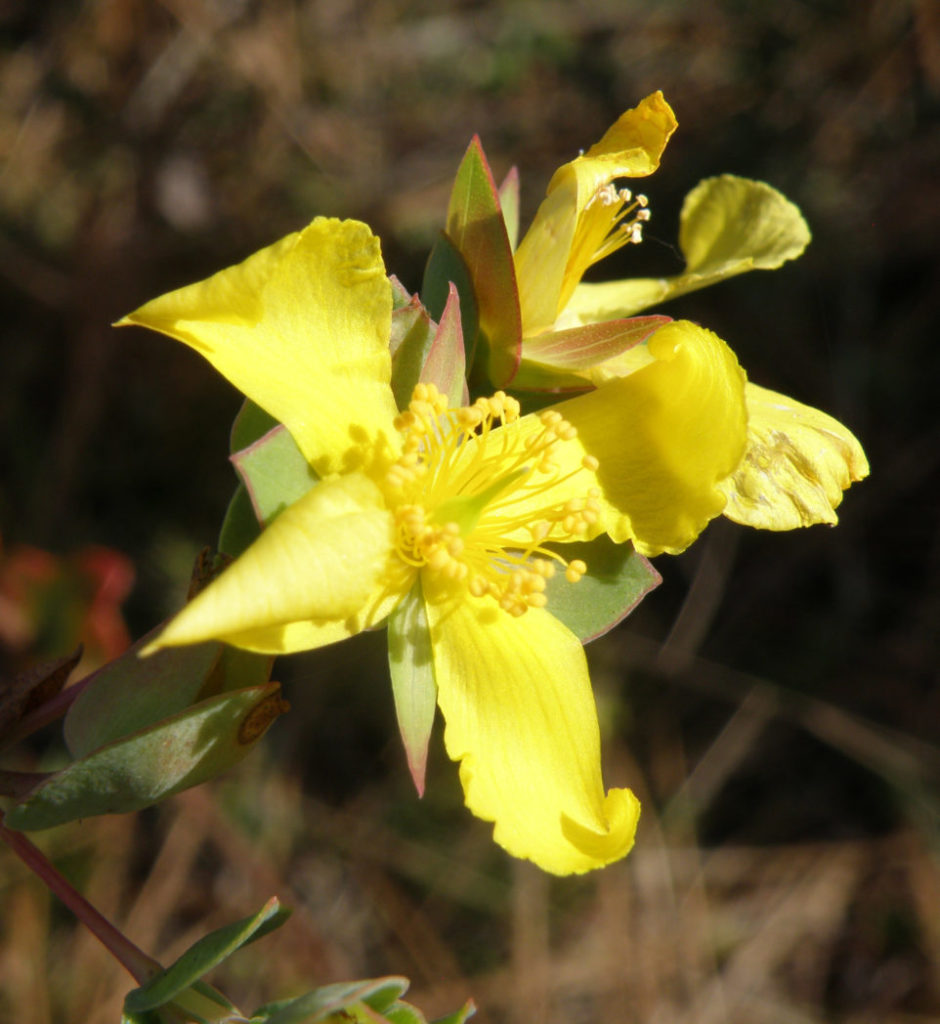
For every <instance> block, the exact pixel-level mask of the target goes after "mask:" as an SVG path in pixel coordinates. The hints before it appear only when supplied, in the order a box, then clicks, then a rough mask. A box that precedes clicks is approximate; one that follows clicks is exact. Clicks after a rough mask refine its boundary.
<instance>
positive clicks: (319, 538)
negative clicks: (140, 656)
mask: <svg viewBox="0 0 940 1024" xmlns="http://www.w3.org/2000/svg"><path fill="white" fill-rule="evenodd" d="M391 551H392V516H391V513H390V512H389V511H388V509H387V508H386V507H385V503H384V500H383V498H382V495H381V492H380V491H379V489H378V488H377V487H376V486H375V484H374V483H372V481H371V480H369V479H368V477H366V476H364V475H362V474H356V473H353V474H350V475H348V476H343V477H332V478H330V479H328V480H323V481H321V482H320V483H319V484H317V486H316V487H314V488H313V489H312V490H310V491H308V492H307V493H306V494H305V495H304V496H303V497H302V498H300V499H298V500H297V501H295V502H294V504H293V505H290V506H289V507H288V508H286V509H285V510H284V511H283V512H282V513H281V514H280V515H279V516H278V517H277V519H275V520H274V522H272V523H271V525H270V526H269V527H268V528H267V529H266V530H265V531H264V532H263V533H262V534H261V536H260V537H258V539H257V540H256V541H255V542H254V543H253V544H252V545H251V547H249V548H248V550H247V551H245V553H244V554H243V555H241V557H240V558H238V559H236V560H235V562H234V563H233V564H232V565H230V566H229V567H228V568H227V569H226V570H225V571H224V572H223V573H222V574H221V575H220V576H219V577H218V578H217V579H216V580H214V581H213V582H212V583H211V584H210V585H209V586H208V587H207V588H206V589H205V590H203V591H202V592H201V593H199V594H198V595H197V596H196V597H195V598H194V599H193V600H192V601H190V603H189V604H188V605H186V607H185V608H183V610H182V611H181V612H180V613H179V614H178V615H177V616H176V617H175V618H174V619H173V620H172V621H171V622H170V623H169V625H168V626H167V627H166V629H165V630H164V631H163V632H162V633H161V634H160V636H159V637H158V638H157V639H156V641H155V642H154V643H152V644H151V645H150V647H149V648H148V649H147V650H146V652H145V653H147V654H149V653H151V652H152V651H155V650H158V649H159V648H161V647H167V646H175V645H178V644H192V643H198V642H200V641H203V640H210V639H214V640H224V641H228V642H231V643H238V639H239V637H240V636H242V637H244V636H245V635H249V636H250V635H251V634H254V633H257V632H258V631H265V630H268V631H270V629H271V628H272V627H279V626H284V625H286V624H288V623H295V622H299V621H302V620H317V621H319V620H329V621H336V620H348V619H351V618H353V617H355V616H356V615H357V614H358V613H360V612H361V611H362V610H363V609H364V608H365V607H367V606H369V605H371V604H372V603H374V601H375V600H376V599H377V595H378V594H379V593H381V585H382V583H383V582H384V580H385V578H386V572H387V566H388V563H389V556H390V554H391ZM326 635H327V636H332V633H330V632H329V630H327V634H326ZM334 638H336V639H338V638H339V637H338V636H337V637H334ZM324 642H326V643H329V642H331V640H330V639H326V640H324ZM246 646H251V647H252V648H253V649H259V648H258V645H256V644H248V645H246Z"/></svg>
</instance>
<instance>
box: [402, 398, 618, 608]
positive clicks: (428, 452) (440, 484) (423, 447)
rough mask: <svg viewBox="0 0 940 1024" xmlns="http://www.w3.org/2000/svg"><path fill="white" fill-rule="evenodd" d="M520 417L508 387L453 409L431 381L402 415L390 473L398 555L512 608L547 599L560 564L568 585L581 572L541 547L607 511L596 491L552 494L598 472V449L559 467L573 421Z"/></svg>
mask: <svg viewBox="0 0 940 1024" xmlns="http://www.w3.org/2000/svg"><path fill="white" fill-rule="evenodd" d="M519 421H520V409H519V403H518V402H517V401H516V400H515V399H514V398H511V397H510V396H508V395H506V394H505V393H504V392H502V391H498V392H496V394H494V395H492V396H490V397H488V398H478V399H477V400H476V401H475V402H474V403H473V404H472V405H469V406H462V407H459V408H455V409H451V408H449V405H448V402H447V399H446V397H445V396H444V395H442V394H440V392H439V391H438V390H437V388H436V387H435V386H434V385H433V384H419V385H418V386H417V387H416V388H415V390H414V392H413V395H412V399H411V402H410V403H409V405H408V408H407V409H406V410H405V411H404V412H402V413H400V414H399V416H398V417H397V418H396V421H395V426H396V428H397V429H398V430H399V431H400V432H401V434H402V454H401V456H400V457H399V458H398V460H397V461H396V462H395V463H394V464H393V465H392V467H391V468H390V469H389V470H388V473H387V475H386V485H387V491H388V494H389V498H390V504H391V505H392V507H393V508H394V511H395V531H396V537H395V542H396V547H397V550H398V553H399V555H400V557H401V558H402V559H403V560H404V561H405V562H407V563H408V564H409V565H412V566H415V567H416V568H420V569H428V570H431V571H432V572H434V573H436V574H440V576H442V577H443V578H445V579H446V580H448V581H450V582H452V583H454V584H456V585H459V586H462V587H464V588H465V589H466V591H467V592H468V593H469V594H471V595H473V596H474V597H478V598H482V597H491V598H493V599H494V600H495V601H496V603H497V604H498V605H499V606H500V607H501V608H503V609H504V610H505V611H507V612H509V613H510V614H511V615H522V614H523V613H524V612H525V611H526V610H527V609H528V608H541V607H544V606H545V604H546V603H547V597H546V594H545V589H546V584H547V581H548V580H549V579H551V577H552V576H553V575H554V574H555V570H556V565H561V566H563V567H564V569H565V577H566V579H568V580H569V582H572V583H574V582H577V581H578V580H579V579H580V578H581V577H582V576H583V575H584V573H585V572H586V571H587V567H586V566H585V564H584V563H583V562H582V561H580V560H579V559H575V560H572V561H566V560H565V559H564V558H562V557H561V556H560V555H558V554H557V553H556V552H554V551H551V550H548V549H547V548H545V547H544V546H543V544H544V542H546V541H548V540H549V539H551V540H561V541H565V540H576V539H579V538H581V537H585V536H586V535H588V534H589V532H590V531H591V528H592V527H593V526H594V525H595V524H596V523H597V521H598V518H599V514H600V513H599V503H598V498H599V492H598V491H597V489H596V488H590V487H586V489H585V492H584V493H583V494H582V495H579V496H577V497H573V498H571V497H569V498H568V499H567V500H564V501H558V500H557V498H556V499H555V500H553V499H552V493H551V492H552V490H553V488H555V487H557V485H558V484H560V483H562V482H564V481H566V480H569V479H570V478H571V477H573V476H575V475H576V474H577V473H579V472H581V470H582V469H583V470H587V471H588V472H589V473H593V472H594V471H595V470H596V469H597V460H596V459H594V458H593V457H592V456H583V457H582V458H581V460H580V463H579V465H578V467H577V468H575V469H574V470H570V469H569V470H567V471H565V470H563V469H562V468H561V461H560V455H561V450H562V446H564V445H565V444H567V443H570V442H572V441H573V440H574V439H575V438H576V437H577V430H576V429H575V427H574V426H572V425H571V424H570V423H568V422H567V421H566V420H565V419H564V417H563V416H562V415H561V414H560V413H558V412H557V411H554V410H547V411H545V412H543V413H541V414H540V415H539V417H538V428H537V429H535V430H532V429H531V427H528V426H527V427H526V428H525V429H523V424H522V423H521V422H519ZM567 493H570V492H567ZM542 498H544V503H542V504H538V502H539V499H542ZM533 501H535V507H536V509H537V512H536V513H533Z"/></svg>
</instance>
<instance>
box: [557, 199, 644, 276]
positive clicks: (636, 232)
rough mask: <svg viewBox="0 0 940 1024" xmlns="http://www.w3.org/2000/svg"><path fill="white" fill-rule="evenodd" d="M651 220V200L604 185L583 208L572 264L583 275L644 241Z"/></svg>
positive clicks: (569, 260) (573, 245)
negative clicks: (603, 261) (612, 256)
mask: <svg viewBox="0 0 940 1024" xmlns="http://www.w3.org/2000/svg"><path fill="white" fill-rule="evenodd" d="M649 219H650V210H649V200H648V199H647V198H646V196H645V195H642V194H638V195H634V194H633V193H632V192H631V191H630V189H628V188H621V189H618V188H616V187H615V186H614V184H613V182H608V183H607V184H606V185H602V186H601V187H600V188H598V190H597V191H596V192H595V193H594V195H593V196H591V198H590V199H589V200H588V201H587V203H586V204H585V205H584V208H583V209H582V210H581V214H580V216H579V217H578V224H577V228H576V231H575V237H574V240H573V242H572V245H571V254H570V256H569V259H568V262H569V265H574V266H577V267H580V268H581V273H583V272H584V270H586V269H587V268H588V267H590V266H593V265H594V264H595V263H597V262H598V261H600V260H602V259H604V258H605V257H606V256H610V254H611V253H614V252H616V251H617V250H618V249H620V248H622V247H623V246H625V245H637V244H639V243H640V242H642V241H643V225H644V224H645V223H646V222H647V221H648V220H649Z"/></svg>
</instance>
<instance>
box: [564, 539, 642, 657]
mask: <svg viewBox="0 0 940 1024" xmlns="http://www.w3.org/2000/svg"><path fill="white" fill-rule="evenodd" d="M564 555H565V558H567V559H568V560H569V561H570V560H571V559H575V558H580V559H581V560H582V561H583V562H584V563H585V564H586V565H587V570H588V571H587V573H586V575H585V576H584V577H583V578H582V579H581V580H579V581H578V582H577V583H569V582H568V581H567V580H566V579H565V575H564V573H556V574H555V575H554V576H553V577H552V578H551V579H550V580H549V581H548V587H547V588H546V594H547V595H548V610H549V611H550V612H551V613H552V615H554V616H555V617H556V618H558V619H561V621H562V622H563V623H564V624H565V625H566V626H567V627H568V628H569V629H570V630H571V631H572V633H574V634H575V635H576V636H577V637H578V639H579V640H581V642H582V643H587V642H588V641H590V640H596V639H597V637H599V636H603V634H604V633H606V632H607V631H608V630H609V629H612V628H613V627H614V626H616V625H617V623H618V622H620V621H622V620H623V619H625V618H626V617H627V616H628V615H629V614H630V612H632V611H633V609H634V608H635V607H636V606H637V605H638V604H639V603H640V601H641V600H642V599H643V598H644V597H645V596H646V595H647V594H648V593H649V592H650V591H651V590H653V589H654V588H655V587H658V586H659V584H660V583H661V582H662V577H661V576H660V575H659V573H658V572H657V571H656V570H655V569H654V568H653V566H652V565H651V564H650V563H649V562H648V561H647V559H645V558H644V557H643V556H642V555H638V554H637V553H636V551H634V549H633V545H632V544H615V543H614V542H613V541H612V540H610V539H609V538H607V537H606V536H600V537H597V538H596V539H595V540H592V541H587V542H586V543H581V544H566V545H565V550H564Z"/></svg>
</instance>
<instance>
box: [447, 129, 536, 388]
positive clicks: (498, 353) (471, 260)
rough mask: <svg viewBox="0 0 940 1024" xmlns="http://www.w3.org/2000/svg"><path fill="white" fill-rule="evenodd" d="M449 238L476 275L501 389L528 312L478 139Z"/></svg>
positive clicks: (457, 193)
mask: <svg viewBox="0 0 940 1024" xmlns="http://www.w3.org/2000/svg"><path fill="white" fill-rule="evenodd" d="M447 235H448V237H449V238H450V240H451V241H452V242H453V243H454V245H455V246H456V247H457V250H458V251H459V252H460V255H461V256H462V257H463V259H464V262H465V263H466V264H467V268H468V270H469V271H470V276H471V278H472V280H473V289H474V293H475V295H476V301H477V308H478V311H479V329H480V334H481V336H482V337H483V339H484V340H485V341H486V343H487V346H488V349H489V353H488V359H489V365H488V368H487V369H488V373H489V377H490V380H491V381H492V382H493V383H494V384H495V385H496V386H497V387H501V386H503V385H505V384H508V383H509V381H511V380H512V378H513V376H514V375H515V372H516V369H517V368H518V366H519V359H520V355H521V346H522V314H521V312H520V310H519V289H518V287H517V285H516V271H515V265H514V262H513V255H512V246H511V245H510V243H509V235H508V233H507V230H506V223H505V221H504V220H503V213H502V209H501V208H500V203H499V194H498V192H497V191H496V184H495V182H494V181H493V174H492V172H491V171H490V167H489V164H488V163H487V160H486V156H485V154H484V153H483V147H482V146H481V145H480V140H479V138H478V137H477V136H474V137H473V141H472V142H471V143H470V146H469V147H468V149H467V153H466V155H465V156H464V159H463V161H462V162H461V164H460V168H459V170H458V171H457V178H456V180H455V181H454V189H453V192H452V193H451V197H450V204H449V206H448V209H447Z"/></svg>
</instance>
